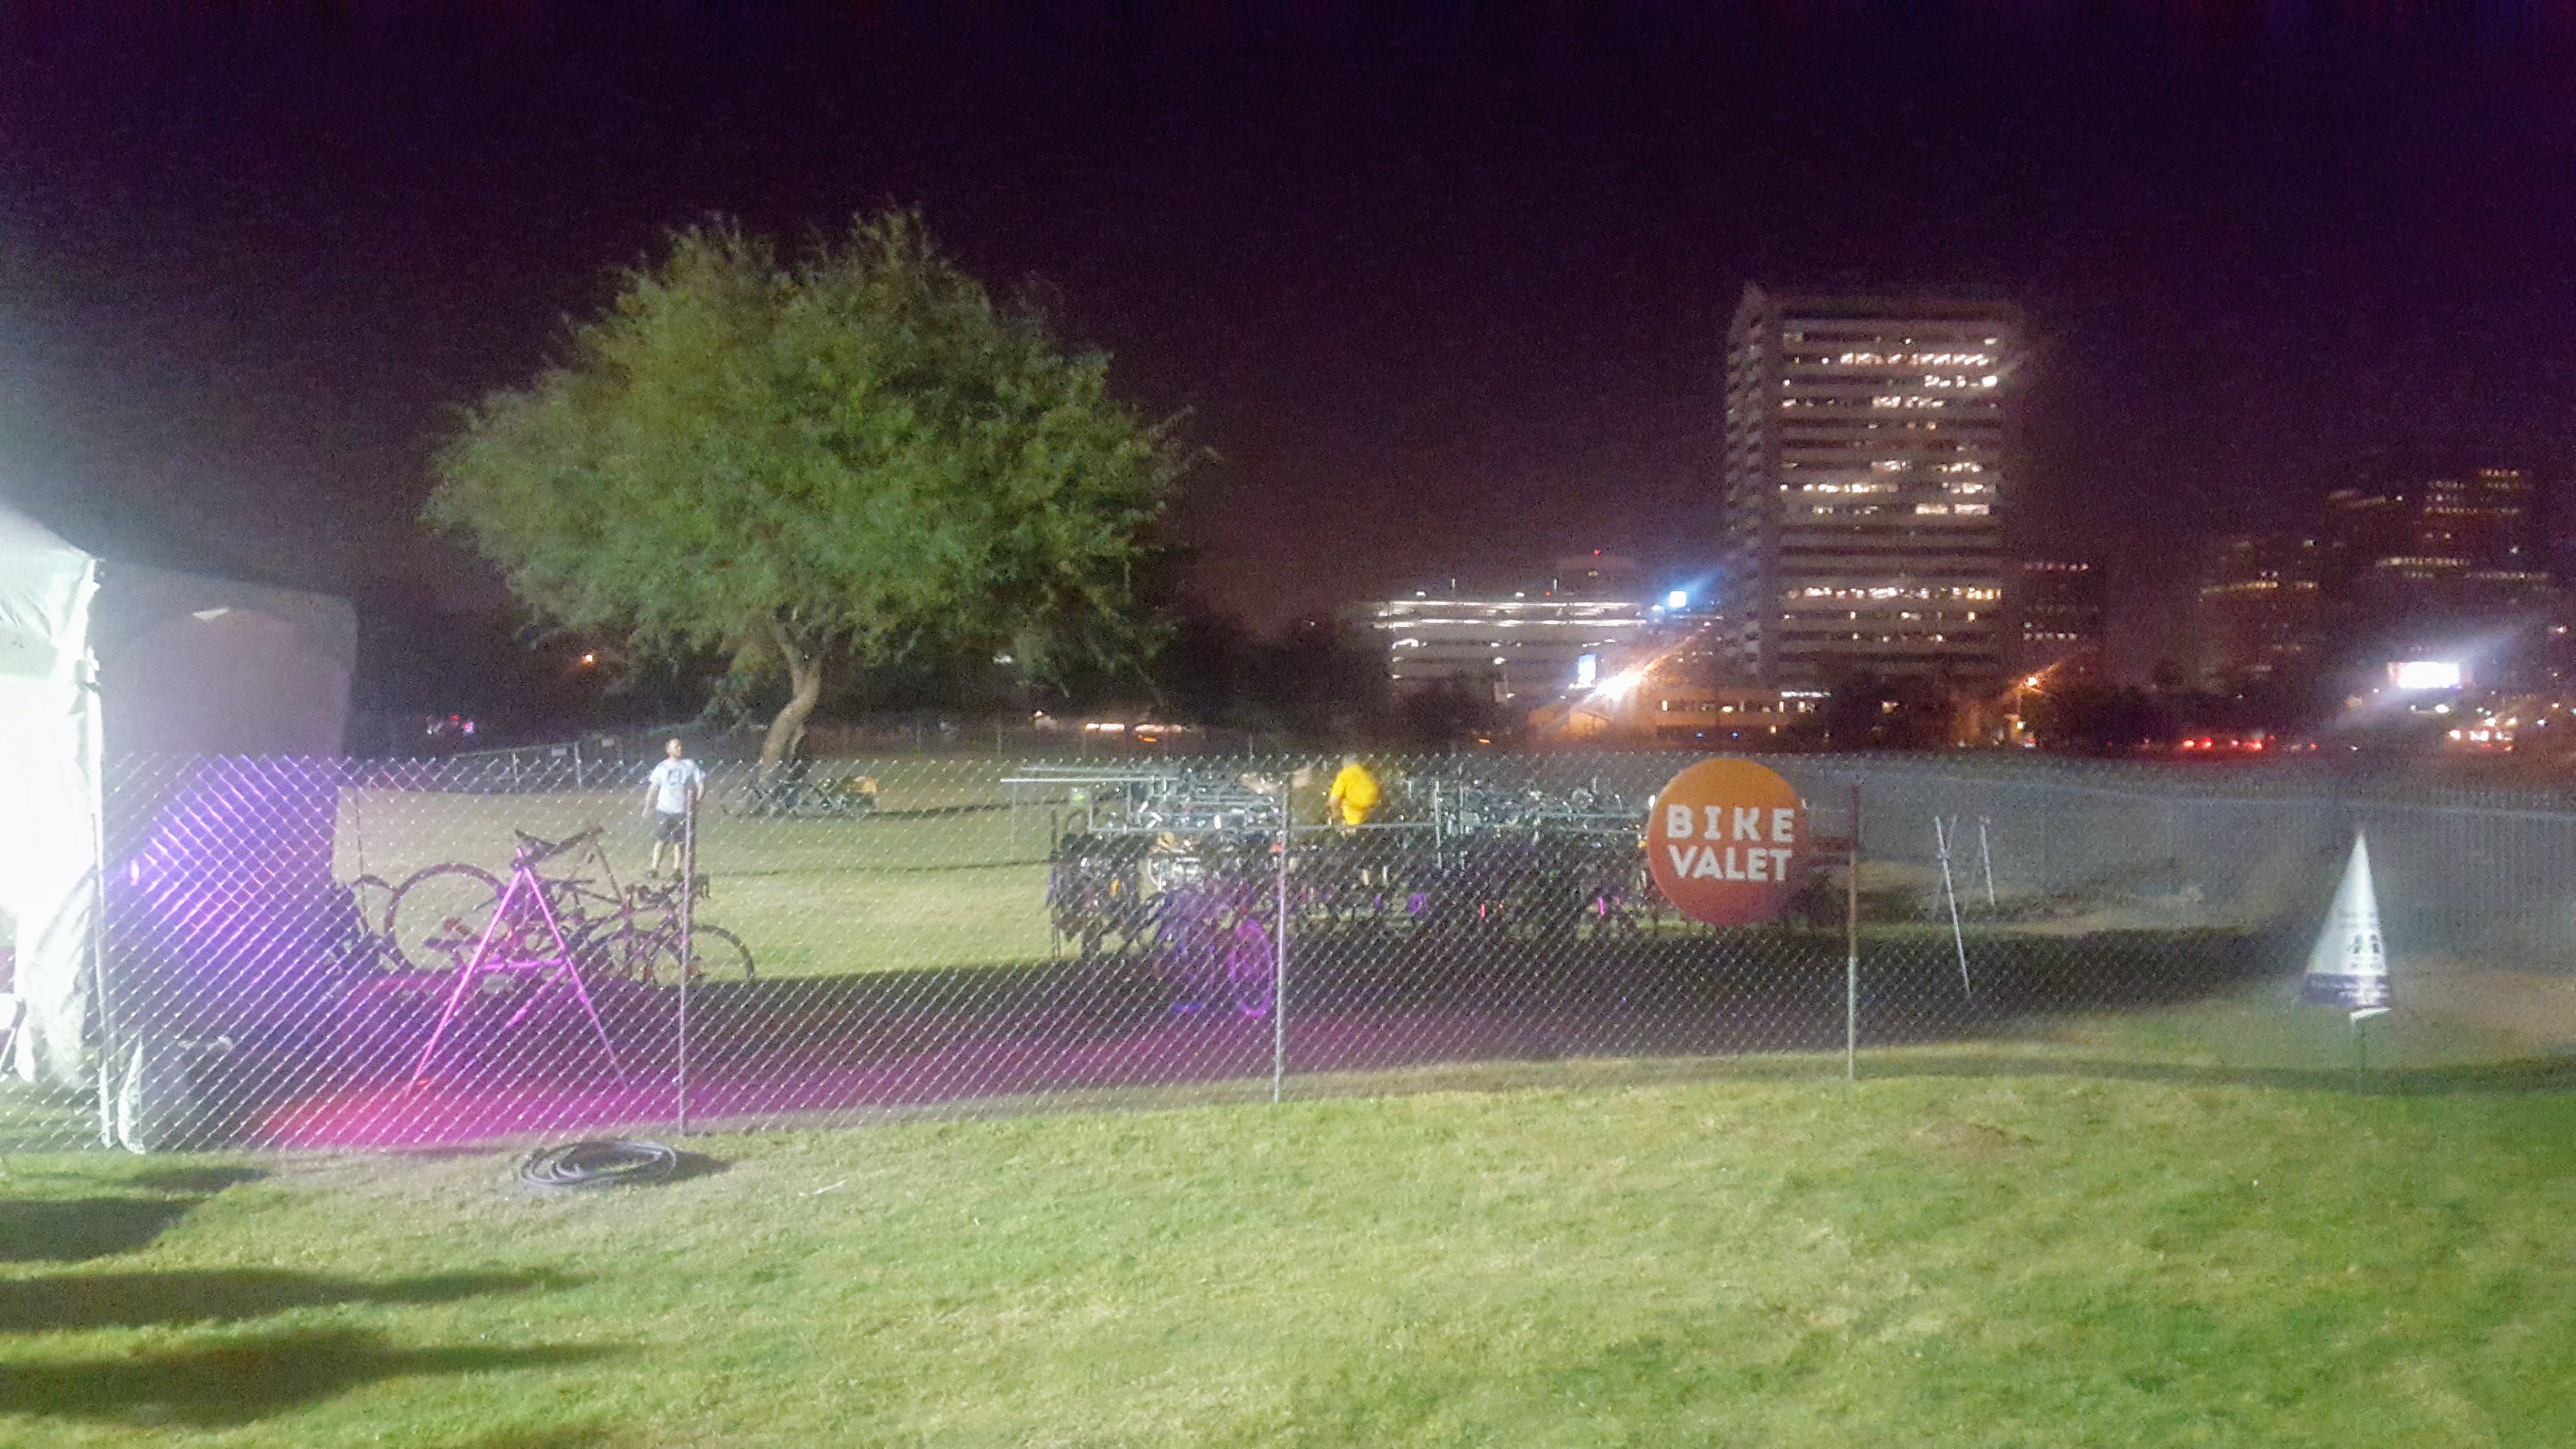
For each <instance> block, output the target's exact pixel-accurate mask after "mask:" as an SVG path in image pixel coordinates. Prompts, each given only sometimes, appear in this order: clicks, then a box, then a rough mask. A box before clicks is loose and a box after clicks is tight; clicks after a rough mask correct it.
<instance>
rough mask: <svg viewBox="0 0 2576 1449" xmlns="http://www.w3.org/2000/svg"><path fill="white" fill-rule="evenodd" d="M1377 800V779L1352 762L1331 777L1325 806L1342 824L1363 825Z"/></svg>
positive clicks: (1374, 808)
mask: <svg viewBox="0 0 2576 1449" xmlns="http://www.w3.org/2000/svg"><path fill="white" fill-rule="evenodd" d="M1377 799H1378V790H1377V777H1376V776H1375V775H1372V774H1370V773H1369V772H1368V770H1367V768H1366V767H1365V766H1363V765H1360V764H1359V763H1357V762H1356V761H1354V762H1353V763H1351V764H1347V765H1344V766H1342V772H1341V773H1340V774H1338V775H1335V776H1334V777H1333V791H1332V793H1331V794H1330V795H1328V796H1326V797H1325V804H1326V805H1327V806H1328V807H1330V809H1331V810H1332V812H1333V818H1334V819H1335V820H1337V821H1339V822H1341V823H1342V824H1344V825H1365V824H1367V823H1368V818H1369V816H1370V815H1371V814H1373V813H1375V812H1376V810H1377Z"/></svg>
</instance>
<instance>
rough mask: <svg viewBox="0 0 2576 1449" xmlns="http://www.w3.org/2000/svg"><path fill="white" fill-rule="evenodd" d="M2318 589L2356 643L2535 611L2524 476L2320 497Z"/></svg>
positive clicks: (2463, 472)
mask: <svg viewBox="0 0 2576 1449" xmlns="http://www.w3.org/2000/svg"><path fill="white" fill-rule="evenodd" d="M2325 549H2326V557H2325V567H2326V574H2327V592H2328V594H2329V595H2330V596H2332V597H2333V598H2334V600H2335V601H2336V606H2337V612H2338V614H2339V615H2341V618H2340V619H2339V620H2338V622H2339V623H2340V624H2342V625H2343V626H2344V627H2345V628H2346V629H2349V630H2353V631H2356V632H2357V633H2359V634H2360V635H2362V636H2365V637H2367V636H2372V635H2377V634H2383V633H2387V632H2390V631H2392V630H2393V631H2397V632H2401V633H2403V632H2416V631H2422V630H2424V629H2428V628H2429V629H2441V628H2445V627H2450V626H2451V625H2452V624H2453V622H2454V621H2470V620H2480V619H2493V618H2496V617H2499V616H2503V615H2510V614H2513V613H2516V612H2519V611H2523V610H2527V609H2531V608H2535V607H2538V606H2540V605H2541V604H2543V603H2544V602H2545V595H2546V592H2547V590H2548V587H2549V571H2548V565H2547V563H2546V562H2545V561H2544V559H2543V556H2542V550H2541V546H2540V528H2539V520H2538V517H2537V513H2536V511H2535V509H2534V506H2533V499H2532V485H2531V476H2530V475H2529V474H2527V473H2525V472H2523V471H2522V470H2521V469H2518V468H2469V469H2443V470H2438V471H2436V470H2418V471H2414V472H2410V473H2405V474H2401V475H2397V476H2395V477H2394V478H2390V479H2385V480H2382V481H2379V482H2376V483H2373V484H2370V485H2366V486H2362V487H2355V488H2341V489H2337V490H2336V491H2335V492H2333V493H2331V494H2328V495H2327V497H2326V509H2325Z"/></svg>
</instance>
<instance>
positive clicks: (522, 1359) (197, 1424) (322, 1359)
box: [0, 1329, 619, 1444]
mask: <svg viewBox="0 0 2576 1449" xmlns="http://www.w3.org/2000/svg"><path fill="white" fill-rule="evenodd" d="M616 1352H619V1350H617V1349H613V1348H601V1347H591V1346H585V1345H577V1344H530V1345H523V1346H492V1347H481V1346H477V1347H472V1348H465V1347H456V1348H401V1347H396V1346H394V1345H392V1344H390V1343H388V1342H386V1341H385V1339H384V1337H383V1335H381V1334H375V1333H364V1332H358V1331H354V1330H347V1329H317V1330H305V1331H290V1332H275V1333H257V1334H243V1335H240V1336H237V1337H228V1338H222V1339H214V1340H209V1341H207V1342H203V1343H192V1344H187V1345H184V1346H182V1347H177V1348H165V1349H158V1350H154V1351H151V1352H147V1353H141V1354H133V1355H119V1356H117V1357H114V1358H98V1359H73V1360H68V1361H43V1362H22V1363H11V1364H5V1365H0V1414H41V1415H47V1416H51V1417H57V1418H77V1419H105V1420H115V1421H120V1422H123V1423H129V1424H179V1425H186V1426H190V1427H194V1428H223V1427H227V1426H231V1425H237V1424H246V1423H249V1422H251V1421H252V1420H254V1419H259V1418H264V1417H266V1416H267V1415H270V1414H275V1413H279V1412H281V1411H283V1410H287V1409H291V1408H294V1407H296V1406H298V1405H300V1404H306V1403H311V1402H313V1401H314V1400H317V1399H322V1398H326V1397H328V1396H330V1395H333V1394H337V1393H342V1392H345V1391H347V1390H349V1389H353V1388H357V1387H359V1386H361V1385H365V1384H371V1383H376V1382H378V1381H381V1380H384V1379H392V1378H408V1377H416V1376H421V1375H429V1374H484V1373H505V1372H510V1371H513V1370H521V1369H535V1368H551V1367H555V1366H559V1365H563V1364H576V1363H587V1362H591V1361H594V1360H597V1359H600V1358H605V1357H607V1356H609V1355H610V1354H613V1353H616ZM502 1442H504V1443H507V1442H509V1441H507V1440H504V1441H502ZM533 1442H535V1443H539V1444H544V1443H548V1442H550V1441H548V1440H545V1439H538V1440H535V1441H533ZM562 1442H569V1443H575V1444H579V1443H584V1442H596V1441H595V1440H593V1441H584V1440H579V1439H575V1440H570V1441H562Z"/></svg>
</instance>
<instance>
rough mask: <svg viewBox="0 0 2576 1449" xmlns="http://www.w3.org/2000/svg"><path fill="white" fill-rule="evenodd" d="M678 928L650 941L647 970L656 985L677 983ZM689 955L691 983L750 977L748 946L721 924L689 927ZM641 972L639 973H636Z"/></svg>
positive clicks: (701, 983) (678, 969) (678, 981)
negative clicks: (651, 949)
mask: <svg viewBox="0 0 2576 1449" xmlns="http://www.w3.org/2000/svg"><path fill="white" fill-rule="evenodd" d="M679 945H680V937H679V932H677V931H671V932H667V933H664V934H662V935H661V936H660V937H659V938H658V939H656V940H654V941H653V943H652V946H653V951H652V957H651V960H650V963H649V965H650V970H651V973H652V980H653V983H654V984H655V985H657V986H677V985H679V984H680V958H679ZM689 945H690V951H689V954H690V956H691V957H692V958H693V959H694V961H695V962H696V969H695V970H694V971H692V972H691V973H690V976H689V980H690V981H691V982H692V983H695V984H700V985H703V984H705V983H707V982H710V981H749V980H750V979H751V978H752V965H751V948H750V947H749V946H746V945H744V944H743V943H742V938H741V937H740V936H737V935H735V934H734V933H733V932H731V931H728V930H726V929H725V928H724V927H722V926H692V927H690V928H689ZM638 974H639V975H641V974H642V973H640V972H639V973H638Z"/></svg>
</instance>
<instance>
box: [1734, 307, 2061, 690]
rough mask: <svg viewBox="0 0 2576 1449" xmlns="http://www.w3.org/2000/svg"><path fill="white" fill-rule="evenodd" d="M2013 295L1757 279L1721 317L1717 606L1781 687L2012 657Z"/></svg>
mask: <svg viewBox="0 0 2576 1449" xmlns="http://www.w3.org/2000/svg"><path fill="white" fill-rule="evenodd" d="M2018 325H2019V324H2018V319H2017V314H2016V312H2015V311H2014V310H2013V309H2012V308H2011V307H2009V306H2004V305H2000V304H1995V303H1987V302H1968V301H1952V300H1938V299H1925V298H1856V297H1823V296H1806V295H1795V294H1786V293H1773V292H1770V291H1767V290H1765V289H1764V288H1762V287H1759V286H1749V287H1747V288H1745V289H1744V297H1743V300H1742V302H1741V304H1740V305H1739V306H1738V307H1737V308H1736V312H1735V319H1734V322H1733V325H1732V326H1731V327H1730V328H1729V330H1728V336H1727V363H1726V453H1725V460H1724V473H1725V519H1724V529H1725V539H1726V552H1725V572H1724V575H1723V590H1724V592H1723V601H1722V604H1721V609H1722V612H1723V613H1724V614H1725V615H1726V617H1727V620H1728V621H1729V627H1730V630H1731V632H1732V637H1733V642H1734V648H1735V651H1736V655H1737V659H1738V665H1739V668H1741V669H1742V670H1743V672H1744V673H1745V674H1746V675H1748V676H1749V677H1750V678H1752V679H1754V680H1757V681H1759V682H1761V683H1763V684H1766V685H1770V686H1772V687H1775V688H1779V687H1789V686H1798V687H1814V686H1819V685H1828V684H1831V683H1833V682H1835V681H1837V680H1842V679H1847V678H1853V677H1862V676H1875V677H1878V678H1881V679H1903V678H1917V679H1928V680H1931V681H1935V682H1937V683H1939V684H1942V685H1945V686H1947V687H1949V688H1952V689H1955V690H1971V691H1982V690H1986V689H1991V688H1992V687H1994V686H1995V685H1996V684H1997V683H1998V682H1999V681H2000V679H2001V678H2002V676H2003V674H2004V672H2005V668H2006V659H2005V654H2006V648H2007V644H2008V641H2009V637H2010V636H2009V633H2008V629H2007V625H2006V620H2005V615H2004V609H2003V593H2004V562H2003V556H2002V547H2001V542H2002V535H2001V517H2000V509H2001V507H2002V491H2003V479H2004V458H2005V420H2006V413H2007V409H2008V407H2009V401H2008V399H2009V398H2010V396H2011V392H2012V389H2011V386H2010V374H2011V370H2012V364H2011V358H2012V356H2013V349H2014V341H2015V337H2016V334H2017V331H2018Z"/></svg>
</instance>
